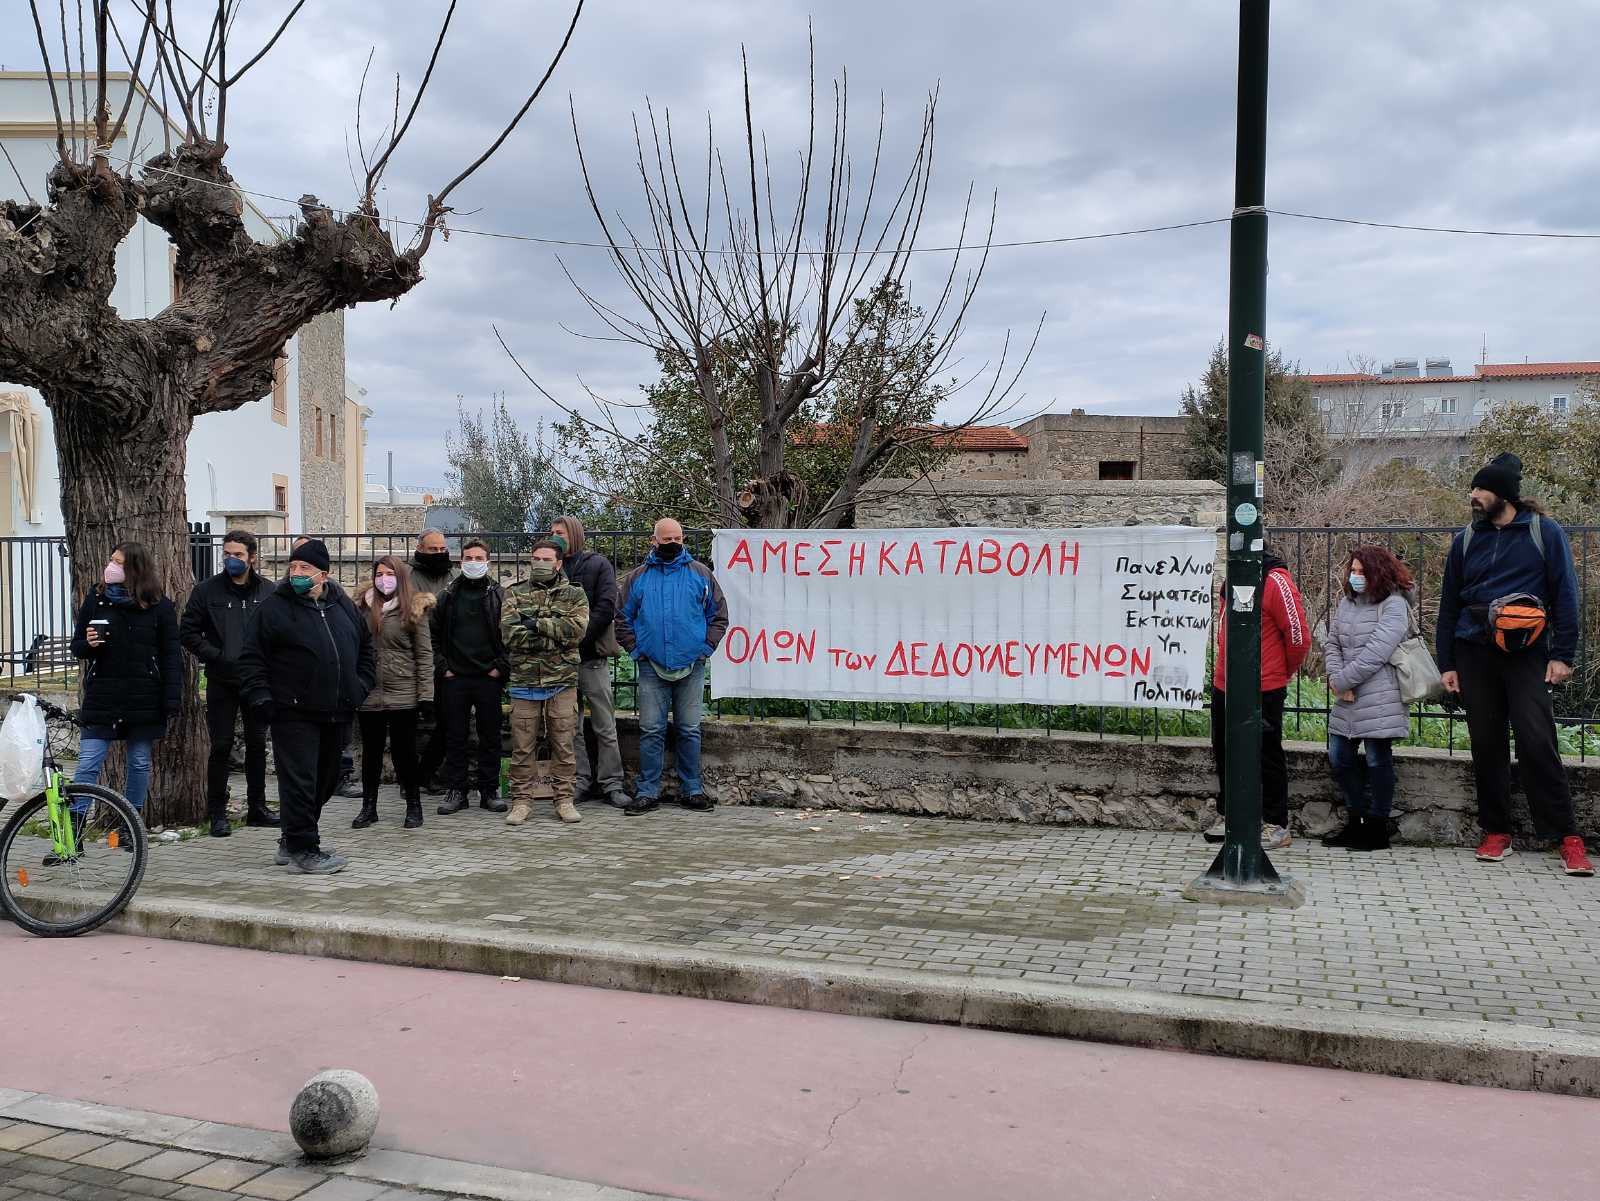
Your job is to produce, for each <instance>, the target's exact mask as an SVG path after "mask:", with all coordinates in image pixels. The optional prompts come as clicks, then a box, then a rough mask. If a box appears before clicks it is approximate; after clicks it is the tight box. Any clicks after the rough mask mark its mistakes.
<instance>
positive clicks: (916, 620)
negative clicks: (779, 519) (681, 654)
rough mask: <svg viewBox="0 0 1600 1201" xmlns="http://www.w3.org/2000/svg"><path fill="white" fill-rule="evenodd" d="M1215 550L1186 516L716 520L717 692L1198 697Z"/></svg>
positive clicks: (1183, 704)
mask: <svg viewBox="0 0 1600 1201" xmlns="http://www.w3.org/2000/svg"><path fill="white" fill-rule="evenodd" d="M1216 553H1217V541H1216V536H1215V534H1213V533H1212V532H1211V531H1210V530H1203V529H1195V528H1192V527H1189V526H1122V527H1118V528H1113V529H1071V530H998V529H915V530H717V531H716V537H715V541H714V543H713V551H712V554H713V556H714V557H715V568H716V576H717V581H718V582H719V583H720V584H721V585H722V588H723V591H724V592H725V593H726V594H727V598H728V613H729V621H728V633H727V636H726V637H725V638H724V639H723V640H722V644H721V646H719V647H718V648H717V653H716V656H715V658H714V659H713V660H712V662H711V695H712V696H713V697H790V698H795V699H816V700H868V701H971V702H983V703H989V702H1002V703H1004V702H1021V701H1026V702H1030V703H1033V704H1042V705H1076V704H1086V705H1089V704H1093V705H1128V706H1141V707H1154V708H1163V709H1198V708H1200V706H1201V705H1202V704H1203V703H1204V696H1205V666H1206V645H1207V641H1208V639H1209V637H1210V630H1211V588H1212V575H1213V572H1214V562H1215V557H1216Z"/></svg>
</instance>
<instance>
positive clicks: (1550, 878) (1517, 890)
mask: <svg viewBox="0 0 1600 1201" xmlns="http://www.w3.org/2000/svg"><path fill="white" fill-rule="evenodd" d="M235 793H236V795H243V788H242V780H240V781H239V782H238V783H237V784H236V786H235ZM357 807H358V806H357V803H356V802H354V801H342V800H339V799H335V800H334V801H333V802H332V803H331V804H330V805H329V806H328V809H327V812H326V814H325V817H324V820H323V827H322V828H323V837H324V843H325V845H332V846H333V847H334V848H336V849H337V850H339V851H340V852H341V853H343V854H347V855H348V856H349V858H350V860H351V864H350V867H349V868H348V869H347V870H346V871H345V872H344V873H343V874H341V875H338V876H332V877H309V876H301V875H297V874H292V873H290V872H289V871H287V870H285V869H283V868H278V867H274V866H272V862H271V859H272V852H273V850H274V846H275V840H276V835H275V834H274V833H273V832H272V831H267V830H241V831H239V832H237V833H236V834H235V835H234V836H233V837H232V838H229V839H226V840H217V839H209V838H202V839H196V840H194V841H190V842H184V843H179V844H170V845H161V846H157V847H156V848H155V850H154V853H153V854H152V856H151V865H150V869H149V872H148V874H147V876H146V879H145V884H144V889H143V892H142V894H141V895H148V896H155V897H167V898H191V899H195V900H203V901H212V902H220V903H227V904H236V905H247V906H253V907H257V908H259V909H262V910H275V911H291V912H314V913H322V914H348V915H358V916H361V917H363V918H382V917H385V916H396V917H405V918H408V919H412V920H418V921H437V922H443V923H452V924H463V925H466V926H477V927H481V928H484V929H501V930H504V929H507V928H513V929H517V930H525V931H528V932H530V933H533V932H537V933H542V934H558V935H568V936H577V937H590V938H597V939H614V940H622V941H631V942H642V943H655V944H667V945H671V946H675V947H682V948H700V949H706V950H714V951H719V952H729V953H735V954H737V953H741V952H744V953H759V954H763V955H777V956H781V957H783V958H785V959H791V960H820V961H826V962H835V963H848V964H854V965H857V966H868V967H871V966H885V967H893V968H899V969H926V970H929V971H936V972H943V973H956V974H962V975H974V976H992V977H1016V978H1023V979H1031V980H1043V981H1055V982H1069V983H1075V984H1089V985H1101V986H1104V987H1107V988H1122V989H1136V990H1153V991H1157V992H1175V993H1185V994H1189V995H1193V996H1201V997H1216V998H1243V999H1247V1000H1254V1001H1270V1002H1279V1003H1287V1004H1293V1005H1303V1006H1309V1007H1313V1008H1320V1009H1335V1010H1356V1011H1377V1012H1382V1013H1386V1014H1409V1015H1418V1016H1429V1017H1443V1018H1462V1019H1487V1020H1490V1021H1496V1022H1510V1023H1517V1024H1521V1025H1526V1026H1535V1027H1546V1028H1548V1027H1558V1028H1562V1029H1567V1030H1576V1031H1582V1032H1586V1033H1595V1034H1600V880H1583V879H1571V878H1568V877H1566V876H1563V875H1562V874H1561V873H1560V871H1559V865H1558V862H1557V860H1556V858H1555V856H1554V854H1552V853H1551V852H1549V851H1547V850H1534V849H1525V850H1523V851H1522V853H1520V854H1518V855H1516V856H1514V857H1513V858H1511V859H1510V860H1508V861H1507V862H1505V863H1502V864H1498V865H1488V864H1480V863H1477V862H1476V861H1474V860H1473V858H1472V856H1471V854H1470V852H1466V851H1461V850H1444V849H1440V850H1433V849H1423V848H1405V849H1396V850H1394V851H1391V852H1387V853H1381V854H1374V855H1360V854H1352V853H1350V852H1347V851H1342V850H1327V849H1324V848H1323V847H1321V846H1320V845H1318V844H1316V843H1315V842H1308V841H1305V840H1297V841H1296V843H1295V845H1294V846H1293V847H1292V848H1290V849H1288V850H1286V851H1281V852H1277V853H1275V854H1274V856H1273V859H1274V862H1275V863H1276V864H1277V866H1278V867H1279V870H1280V871H1283V872H1287V873H1292V874H1293V875H1295V876H1297V877H1299V878H1300V879H1301V880H1302V881H1304V883H1305V884H1306V887H1307V893H1308V897H1309V899H1308V901H1307V903H1306V905H1305V906H1303V907H1302V908H1300V909H1297V910H1272V911H1240V910H1233V909H1222V908H1215V907H1210V906H1201V905H1195V904H1191V903H1189V902H1186V901H1184V900H1182V899H1181V896H1180V893H1181V891H1182V889H1183V886H1184V885H1185V884H1186V883H1187V882H1188V881H1190V880H1191V879H1193V878H1194V877H1195V876H1196V875H1197V874H1198V873H1200V872H1201V871H1203V870H1204V869H1205V868H1206V866H1207V865H1208V864H1209V863H1210V861H1211V858H1212V855H1213V852H1214V848H1212V847H1210V846H1208V845H1206V844H1204V843H1202V842H1201V841H1200V839H1199V838H1198V837H1197V836H1193V835H1180V834H1165V833H1154V832H1145V831H1125V830H1107V829H1085V828H1070V827H1038V826H1022V825H1011V824H1003V823H990V822H966V821H954V820H946V819H938V818H915V819H914V818H905V817H901V816H897V815H884V814H873V813H840V812H826V811H817V812H807V811H799V810H793V809H789V810H776V809H758V808H730V807H721V808H718V809H717V810H715V811H713V812H711V813H692V812H689V811H687V810H683V809H681V808H678V807H676V806H664V807H663V808H661V809H660V810H658V811H657V812H655V813H652V814H649V815H647V816H645V817H640V818H626V817H624V816H623V815H622V814H621V813H620V812H619V811H617V810H615V809H612V808H610V807H608V806H604V805H598V804H589V805H585V806H583V807H582V812H583V817H584V820H583V823H582V824H581V825H578V826H572V827H568V826H563V825H561V824H560V823H558V822H556V821H555V820H554V817H553V815H552V814H551V813H549V812H541V813H540V814H538V816H537V817H536V818H535V819H534V820H533V821H531V822H530V823H529V824H528V825H527V826H524V827H522V828H521V829H508V828H507V827H506V826H505V825H504V823H503V820H502V819H501V818H500V817H498V816H496V815H493V814H489V813H486V812H484V811H483V810H481V809H478V808H473V809H471V810H468V811H466V812H463V813H459V814H455V815H452V816H450V817H438V816H436V815H435V814H434V812H433V803H432V802H430V803H429V804H428V808H427V821H426V825H425V826H424V827H423V829H421V830H419V831H414V832H413V831H405V830H402V829H401V828H400V825H399V821H400V816H401V808H402V807H401V804H400V801H399V798H398V796H397V795H396V794H395V791H394V790H393V789H392V788H386V789H385V790H384V795H383V798H382V800H381V801H380V812H381V817H382V820H381V824H379V825H378V826H375V827H372V828H370V829H367V830H351V829H350V820H351V818H352V817H353V816H354V815H355V812H356V809H357ZM0 1201H5V1199H4V1198H0Z"/></svg>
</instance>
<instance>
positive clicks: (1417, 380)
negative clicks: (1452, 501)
mask: <svg viewBox="0 0 1600 1201" xmlns="http://www.w3.org/2000/svg"><path fill="white" fill-rule="evenodd" d="M1305 378H1306V381H1307V382H1308V383H1309V384H1310V385H1311V394H1312V398H1313V403H1314V404H1315V405H1316V407H1317V410H1318V411H1319V412H1320V413H1321V414H1322V415H1323V421H1324V422H1325V423H1326V425H1327V428H1328V432H1329V433H1330V434H1332V435H1333V436H1334V437H1335V438H1336V439H1338V440H1339V441H1340V442H1341V443H1342V444H1343V446H1344V447H1346V448H1348V449H1350V450H1352V451H1354V450H1355V449H1357V448H1360V447H1368V448H1370V451H1369V453H1370V454H1371V455H1372V456H1373V457H1374V458H1378V457H1386V458H1389V459H1400V460H1405V461H1410V462H1414V463H1416V464H1418V465H1419V466H1454V465H1458V464H1459V465H1465V464H1466V463H1468V462H1470V460H1471V457H1472V455H1471V450H1472V448H1471V438H1472V431H1473V430H1475V429H1476V428H1477V427H1478V426H1479V425H1480V424H1481V423H1482V422H1483V419H1484V418H1485V417H1487V416H1488V415H1489V414H1490V413H1491V412H1493V411H1494V410H1495V409H1496V408H1498V407H1501V406H1505V405H1531V406H1533V407H1535V408H1538V409H1540V410H1542V411H1543V412H1547V413H1551V414H1553V415H1555V416H1558V417H1559V416H1564V415H1566V414H1567V413H1570V412H1571V411H1572V410H1573V409H1574V408H1576V407H1577V406H1578V405H1580V404H1592V403H1596V402H1597V401H1600V393H1597V392H1596V389H1597V388H1600V362H1569V363H1483V364H1480V365H1478V366H1475V367H1474V368H1473V369H1472V371H1471V373H1470V374H1458V373H1456V372H1455V371H1454V370H1453V369H1452V367H1451V364H1450V360H1449V359H1425V360H1422V361H1421V362H1420V363H1419V361H1418V360H1416V359H1397V360H1395V361H1394V362H1393V363H1390V364H1387V365H1386V366H1385V367H1383V369H1382V370H1381V371H1379V372H1375V373H1372V372H1348V373H1344V374H1336V375H1310V376H1306V377H1305Z"/></svg>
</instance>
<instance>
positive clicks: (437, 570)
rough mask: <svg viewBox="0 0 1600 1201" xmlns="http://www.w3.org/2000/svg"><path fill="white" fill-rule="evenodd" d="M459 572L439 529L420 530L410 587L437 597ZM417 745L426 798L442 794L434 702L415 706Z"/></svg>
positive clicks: (441, 743) (440, 727)
mask: <svg viewBox="0 0 1600 1201" xmlns="http://www.w3.org/2000/svg"><path fill="white" fill-rule="evenodd" d="M460 574H461V573H460V572H459V571H458V570H456V567H455V564H454V563H452V562H451V560H450V547H449V546H448V545H447V544H446V542H445V540H444V531H443V530H434V529H427V530H423V531H422V533H421V534H420V535H418V537H417V549H416V551H415V552H414V553H413V554H412V556H411V588H412V590H413V591H414V592H419V593H422V592H425V593H427V594H428V595H429V596H432V597H435V598H437V597H438V596H439V594H440V593H441V592H443V591H444V590H445V589H446V588H448V587H450V585H451V584H452V583H453V582H454V581H455V578H456V577H457V576H458V575H460ZM443 680H444V664H443V662H442V661H440V660H439V659H438V657H437V656H435V662H434V669H433V695H434V696H440V695H441V694H442V693H443V691H444V689H443V688H442V687H441V685H442V683H443ZM417 745H418V746H420V747H421V748H422V750H421V751H420V753H419V754H418V755H417V779H418V780H420V781H421V783H422V789H423V791H424V792H426V793H428V795H429V796H437V795H438V794H440V793H441V792H443V791H444V788H443V786H442V785H441V784H440V783H439V778H438V777H439V768H440V767H442V766H443V765H444V751H445V737H444V723H443V722H441V721H440V720H439V717H438V714H437V713H436V712H435V711H434V702H433V701H426V702H424V703H423V704H421V705H419V706H417Z"/></svg>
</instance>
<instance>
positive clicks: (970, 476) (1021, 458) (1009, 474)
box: [934, 450, 1033, 480]
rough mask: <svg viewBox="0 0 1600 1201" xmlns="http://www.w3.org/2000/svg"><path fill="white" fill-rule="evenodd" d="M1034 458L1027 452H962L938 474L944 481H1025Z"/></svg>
mask: <svg viewBox="0 0 1600 1201" xmlns="http://www.w3.org/2000/svg"><path fill="white" fill-rule="evenodd" d="M1032 459H1033V456H1032V455H1031V454H1030V453H1029V452H1028V451H1025V450H961V451H957V452H956V453H955V454H953V455H951V456H950V457H949V458H948V459H946V460H945V461H944V462H943V463H942V464H940V466H939V469H938V471H937V472H935V473H934V478H935V479H940V480H1025V479H1027V478H1028V476H1029V474H1030V473H1031V471H1032V466H1033V465H1032Z"/></svg>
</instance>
